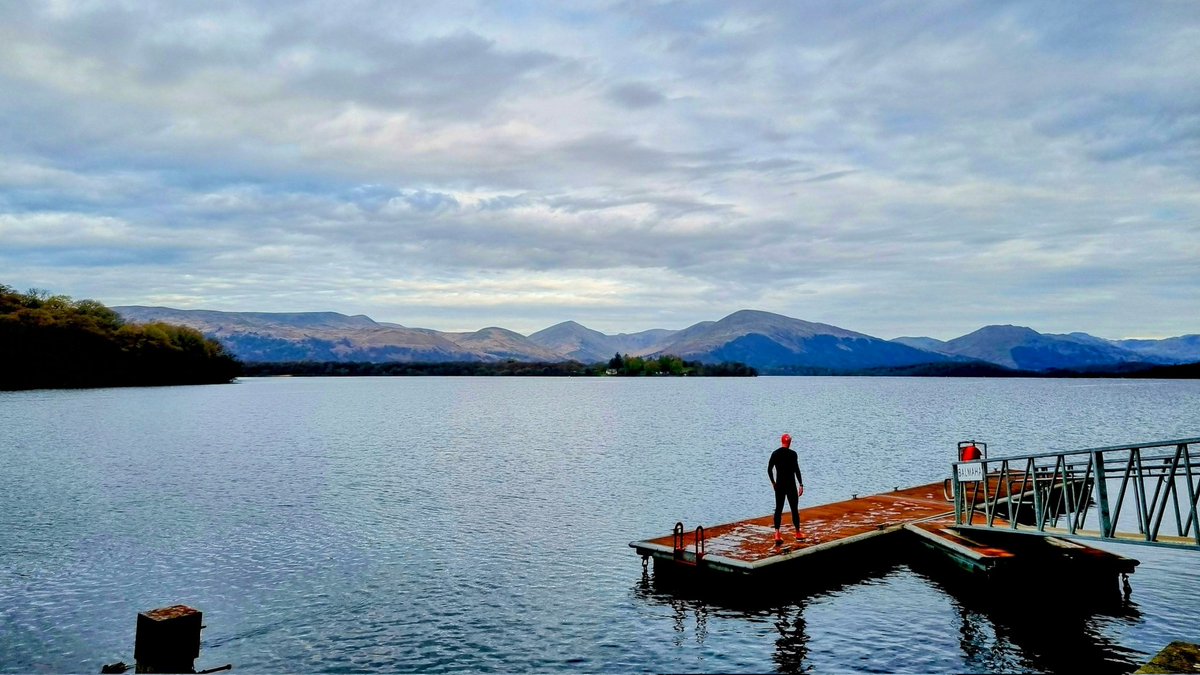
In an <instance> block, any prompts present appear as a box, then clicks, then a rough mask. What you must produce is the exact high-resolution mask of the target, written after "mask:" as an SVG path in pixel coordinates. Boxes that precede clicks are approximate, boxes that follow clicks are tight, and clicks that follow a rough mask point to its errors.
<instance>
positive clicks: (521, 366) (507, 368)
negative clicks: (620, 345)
mask: <svg viewBox="0 0 1200 675" xmlns="http://www.w3.org/2000/svg"><path fill="white" fill-rule="evenodd" d="M668 358H670V359H673V360H670V361H668V360H667V359H668ZM626 360H629V361H630V362H631V363H630V365H628V366H626V365H625V361H626ZM647 363H649V364H651V365H650V366H649V368H647ZM664 363H665V365H663V364H664ZM242 374H243V375H246V376H251V377H272V376H285V375H290V376H295V377H355V376H360V377H372V376H374V377H394V376H420V375H443V376H447V375H449V376H468V377H489V376H491V377H511V376H529V377H599V376H611V377H661V376H676V377H684V376H687V377H754V376H755V375H757V374H758V371H757V370H755V369H754V368H750V367H748V366H746V365H745V364H742V363H718V364H705V363H700V362H697V361H683V360H681V359H677V358H674V357H664V358H663V359H653V360H650V361H649V362H647V360H645V359H641V358H640V357H634V358H633V359H630V357H628V356H626V357H623V358H622V359H621V361H620V365H619V366H617V367H614V362H612V361H610V362H609V363H607V364H605V363H596V364H591V365H586V364H583V363H579V362H578V361H560V362H553V363H535V362H527V361H499V362H485V361H447V362H437V363H433V362H431V363H402V362H396V361H391V362H384V363H375V362H366V361H352V362H346V361H284V362H278V361H270V362H250V363H246V364H244V365H243V367H242Z"/></svg>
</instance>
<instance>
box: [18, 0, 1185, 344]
mask: <svg viewBox="0 0 1200 675" xmlns="http://www.w3.org/2000/svg"><path fill="white" fill-rule="evenodd" d="M0 284H6V285H8V286H11V287H14V288H16V289H18V290H25V289H27V288H44V289H47V290H49V291H50V292H52V293H60V294H64V295H69V296H72V297H74V298H77V299H79V298H92V299H96V300H99V301H101V302H103V303H105V304H108V305H110V306H113V305H128V304H140V305H163V306H169V307H176V308H184V309H215V310H226V311H265V312H284V311H287V312H291V311H337V312H342V313H345V314H366V315H368V316H370V317H372V318H374V319H376V320H379V321H390V322H395V323H400V324H403V325H406V326H416V327H424V328H434V329H438V330H448V331H449V330H475V329H479V328H483V327H485V326H503V327H506V328H509V329H512V330H516V331H518V332H521V333H526V334H527V333H530V332H533V331H536V330H539V329H541V328H545V327H547V326H550V325H552V324H555V323H558V322H560V321H565V320H575V321H578V322H580V323H582V324H584V325H586V326H588V327H590V328H594V329H597V330H601V331H604V332H607V333H617V332H633V331H639V330H645V329H650V328H672V329H677V328H684V327H686V326H688V325H691V324H693V323H695V322H698V321H705V320H716V319H719V318H721V317H723V316H725V315H727V314H729V313H731V312H733V311H736V310H739V309H759V310H765V311H770V312H777V313H780V314H784V315H787V316H791V317H795V318H798V319H804V320H807V321H815V322H821V323H828V324H833V325H836V326H840V327H842V328H847V329H850V330H855V331H859V332H863V333H867V334H870V335H874V336H878V337H883V338H892V337H897V336H901V335H908V336H917V335H922V336H930V337H935V338H940V339H949V338H954V337H957V336H960V335H963V334H966V333H969V332H971V331H973V330H976V329H978V328H980V327H982V326H984V325H989V324H1016V325H1023V326H1029V327H1032V328H1034V329H1035V330H1038V331H1041V332H1046V333H1065V332H1071V331H1084V332H1087V333H1091V334H1093V335H1097V336H1100V337H1107V338H1124V337H1160V338H1161V337H1169V336H1175V335H1183V334H1188V333H1200V2H1193V1H1191V0H1180V1H1175V2H1170V1H1164V2H1108V1H1106V2H1095V3H1089V2H1069V3H1057V2H1044V1H1040V0H1039V1H1037V2H1004V3H1000V2H984V3H980V2H965V1H963V2H938V1H936V0H935V1H930V2H920V3H913V2H899V3H891V2H865V1H864V2H853V3H837V2H828V0H821V1H816V2H806V1H801V0H795V1H791V0H789V1H788V2H767V3H760V2H754V1H746V2H736V3H730V2H725V1H721V2H694V3H675V2H653V1H649V0H635V1H631V2H599V1H595V2H590V1H586V0H585V1H581V2H570V3H561V2H546V3H539V2H520V1H514V2H503V3H474V2H453V1H448V2H437V3H416V2H400V3H397V2H381V3H372V2H347V1H345V0H338V1H337V2H296V1H292V0H288V1H286V2H258V3H252V2H246V1H245V0H239V1H237V2H222V1H220V0H216V1H209V2H201V3H194V2H193V3H124V2H115V1H108V0H105V1H102V2H90V1H88V2H74V1H70V0H38V1H36V2H25V1H24V0H8V1H6V2H4V3H0Z"/></svg>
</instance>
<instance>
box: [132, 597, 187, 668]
mask: <svg viewBox="0 0 1200 675" xmlns="http://www.w3.org/2000/svg"><path fill="white" fill-rule="evenodd" d="M203 616H204V615H203V613H201V612H200V610H197V609H192V608H191V607H188V606H187V605H172V606H171V607H163V608H160V609H153V610H150V611H149V612H141V613H140V614H138V617H137V636H136V637H135V638H134V643H133V658H134V660H135V661H137V670H136V671H135V672H138V673H194V672H196V670H195V665H194V662H195V660H196V659H197V658H198V657H199V656H200V629H201V628H203V626H201V619H202V617H203Z"/></svg>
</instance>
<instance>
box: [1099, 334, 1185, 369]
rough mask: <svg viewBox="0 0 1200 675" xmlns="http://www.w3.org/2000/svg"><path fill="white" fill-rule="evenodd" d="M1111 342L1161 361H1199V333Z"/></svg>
mask: <svg viewBox="0 0 1200 675" xmlns="http://www.w3.org/2000/svg"><path fill="white" fill-rule="evenodd" d="M1113 344H1115V345H1117V346H1118V347H1123V348H1125V349H1128V350H1129V351H1131V352H1134V353H1136V354H1140V355H1141V356H1143V357H1145V358H1147V359H1156V360H1158V361H1160V362H1162V363H1196V362H1198V361H1200V335H1180V336H1179V337H1173V338H1164V339H1162V340H1114V341H1113Z"/></svg>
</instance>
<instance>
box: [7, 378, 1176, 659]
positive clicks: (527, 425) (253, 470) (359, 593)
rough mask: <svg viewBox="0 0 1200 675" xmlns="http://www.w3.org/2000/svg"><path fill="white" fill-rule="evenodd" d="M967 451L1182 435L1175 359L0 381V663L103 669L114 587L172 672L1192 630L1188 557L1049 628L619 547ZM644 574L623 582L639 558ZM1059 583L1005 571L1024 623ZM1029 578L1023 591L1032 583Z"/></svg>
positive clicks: (861, 652)
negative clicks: (96, 386) (751, 593)
mask: <svg viewBox="0 0 1200 675" xmlns="http://www.w3.org/2000/svg"><path fill="white" fill-rule="evenodd" d="M784 431H788V432H790V433H791V434H792V435H793V436H794V437H795V438H796V443H795V444H794V447H796V448H797V449H798V450H799V453H800V458H801V465H802V468H803V470H804V472H805V482H806V488H807V491H806V494H805V496H804V498H803V499H802V505H813V504H819V503H823V502H829V501H835V500H840V499H844V498H847V497H849V496H850V495H851V494H852V493H859V494H864V493H870V492H877V491H884V490H890V489H892V488H893V487H895V486H907V485H913V484H919V483H925V482H932V481H936V480H940V479H941V478H942V477H944V476H945V475H947V472H948V463H949V461H950V460H951V455H952V454H953V448H954V447H955V443H956V442H957V441H959V440H964V439H968V438H974V439H980V440H985V441H987V442H989V444H990V453H989V454H990V455H992V456H1001V455H1007V454H1020V453H1028V452H1037V451H1045V450H1058V449H1077V448H1084V447H1093V446H1099V445H1109V444H1120V443H1126V442H1136V441H1148V440H1156V439H1170V438H1184V437H1194V436H1200V382H1195V381H1190V382H1189V381H1115V380H1088V381H1077V380H986V379H985V380H967V379H919V378H898V379H890V378H819V377H813V378H799V377H797V378H767V377H763V378H754V379H615V378H614V379H524V378H495V379H491V378H356V379H325V378H314V379H300V378H297V379H287V378H285V379H245V380H242V381H241V382H239V383H237V384H234V385H225V386H208V387H171V388H152V389H105V390H91V391H34V392H18V393H0V671H6V672H30V671H33V672H36V671H47V672H62V671H74V672H98V671H99V668H100V665H101V664H103V663H108V662H113V661H117V660H124V661H127V662H132V656H133V627H134V618H135V615H136V613H137V612H138V611H142V610H147V609H152V608H155V607H160V606H164V605H168V604H176V603H185V604H189V605H192V606H195V607H198V608H200V609H202V610H203V611H204V613H205V623H206V624H207V626H208V628H207V629H206V630H205V631H204V642H203V650H202V654H201V658H200V659H199V661H198V662H197V666H198V667H211V666H215V665H220V664H223V663H227V662H232V663H233V664H234V665H235V667H236V672H256V671H257V672H261V671H328V672H348V671H390V672H394V671H421V672H442V671H497V670H498V671H538V672H570V671H581V672H643V671H652V672H661V671H675V672H678V671H752V672H763V671H782V672H831V671H843V672H846V671H856V672H965V671H1009V672H1019V671H1067V670H1077V669H1078V667H1079V664H1084V665H1087V666H1088V667H1090V668H1095V669H1098V670H1101V671H1105V670H1107V671H1110V672H1123V671H1128V670H1131V669H1132V666H1134V665H1135V664H1139V663H1141V662H1142V661H1144V660H1146V659H1147V658H1148V657H1149V656H1150V655H1152V654H1153V653H1154V652H1157V651H1158V650H1159V649H1160V648H1161V647H1163V646H1164V645H1165V644H1166V643H1167V642H1169V641H1171V640H1174V639H1185V640H1191V641H1200V571H1198V570H1200V566H1198V565H1197V563H1198V562H1200V554H1193V553H1187V552H1176V551H1168V550H1160V549H1152V548H1131V547H1119V548H1113V549H1112V550H1115V551H1117V552H1120V553H1122V554H1124V555H1128V556H1131V557H1134V558H1137V559H1139V560H1141V561H1142V565H1141V567H1139V569H1138V572H1137V573H1136V574H1135V575H1134V577H1133V584H1134V594H1133V602H1132V604H1131V605H1130V606H1128V607H1126V608H1124V609H1122V610H1120V611H1113V612H1107V613H1100V614H1087V613H1083V614H1079V613H1071V612H1066V613H1063V614H1062V618H1061V619H1057V618H1056V619H1055V621H1054V631H1053V633H1054V634H1053V635H1052V636H1049V635H1047V634H1046V632H1045V631H1044V629H1033V628H1030V625H1029V623H1028V622H1027V621H1026V620H1025V619H1022V618H1021V617H1020V616H1012V615H1009V614H1000V613H997V612H996V611H994V608H993V607H992V606H991V605H990V604H988V603H986V602H981V601H980V600H979V599H978V598H976V597H974V596H964V595H962V594H961V593H960V592H958V591H957V590H954V589H951V588H947V587H945V586H943V583H942V581H941V580H940V579H939V578H937V577H936V576H932V575H927V574H925V573H924V572H923V571H921V570H920V569H913V568H910V567H909V566H907V565H905V564H897V565H892V566H890V567H885V568H883V569H882V570H881V571H880V573H879V574H878V575H876V576H874V577H872V578H869V579H865V580H863V581H861V582H858V583H849V584H843V585H840V586H834V587H831V588H829V589H827V590H825V591H822V592H820V593H817V594H815V595H812V596H809V597H807V598H791V599H786V598H785V599H781V600H780V601H779V602H776V603H769V604H768V606H765V607H762V608H757V609H745V608H741V609H739V608H733V607H728V606H721V605H716V604H711V603H707V602H704V601H701V600H696V599H686V598H678V597H674V596H672V595H669V594H665V593H661V592H658V591H656V590H655V586H654V584H653V583H652V581H653V580H652V579H650V578H644V577H643V573H642V568H641V561H640V559H639V558H638V557H637V556H636V555H635V554H634V553H633V551H632V549H630V548H628V546H627V544H628V542H629V541H631V540H634V539H641V538H645V537H649V536H658V535H661V534H666V533H668V532H669V531H670V528H671V526H672V525H673V524H674V523H675V522H676V521H677V520H682V521H683V522H684V523H687V524H689V527H690V524H717V523H722V522H728V521H731V520H737V519H741V518H746V517H750V516H757V515H762V514H765V513H768V512H769V511H770V509H771V507H772V506H773V497H772V495H771V493H770V486H769V484H768V483H767V480H766V476H765V471H766V461H767V456H768V455H769V453H770V451H771V450H772V449H774V448H775V447H776V441H777V439H778V436H779V434H780V433H782V432H784ZM651 576H652V575H651ZM1061 582H1062V580H1060V579H1045V580H1037V581H1036V583H1034V582H1031V592H1032V593H1034V595H1035V596H1036V598H1037V599H1036V601H1035V604H1034V605H1033V606H1034V608H1035V612H1034V613H1037V614H1041V615H1047V614H1049V615H1054V614H1056V613H1059V612H1061V611H1062V607H1063V606H1064V605H1065V603H1064V602H1061V601H1060V600H1059V599H1058V598H1056V597H1055V595H1056V594H1055V592H1054V590H1053V589H1054V588H1055V586H1054V584H1056V583H1061ZM1035 586H1036V588H1034V587H1035Z"/></svg>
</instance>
